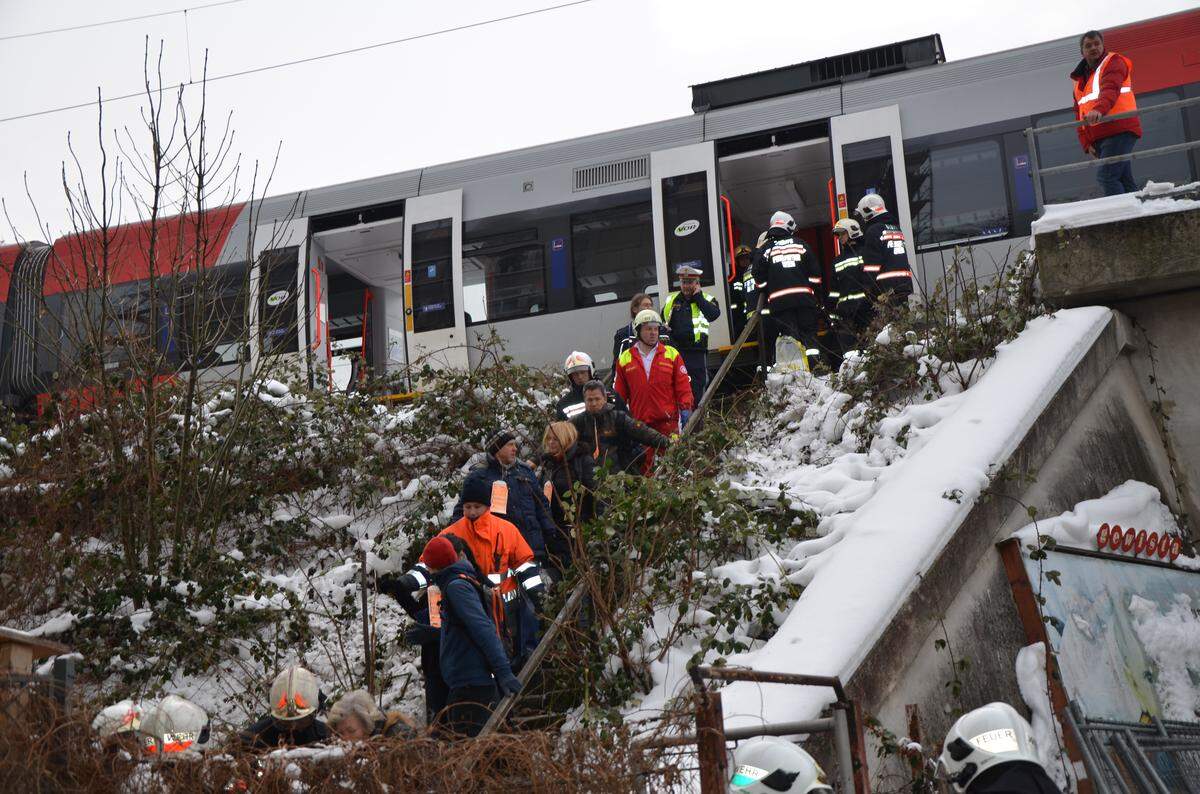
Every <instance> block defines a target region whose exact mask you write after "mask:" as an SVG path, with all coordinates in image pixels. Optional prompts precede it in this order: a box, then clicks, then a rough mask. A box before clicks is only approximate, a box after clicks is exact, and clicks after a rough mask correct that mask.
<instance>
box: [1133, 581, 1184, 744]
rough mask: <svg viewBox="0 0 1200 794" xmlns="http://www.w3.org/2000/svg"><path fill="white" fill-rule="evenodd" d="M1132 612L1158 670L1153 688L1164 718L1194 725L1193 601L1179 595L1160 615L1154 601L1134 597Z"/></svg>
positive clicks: (1147, 650)
mask: <svg viewBox="0 0 1200 794" xmlns="http://www.w3.org/2000/svg"><path fill="white" fill-rule="evenodd" d="M1179 559H1181V560H1182V559H1183V557H1180V558H1179ZM1129 611H1130V613H1131V614H1132V615H1133V630H1134V631H1136V632H1137V635H1138V639H1139V640H1141V641H1142V645H1143V646H1145V648H1146V652H1147V653H1148V654H1149V655H1150V658H1151V659H1153V660H1154V666H1155V667H1156V668H1158V675H1157V676H1156V677H1155V680H1154V688H1155V690H1156V691H1157V692H1158V696H1159V698H1160V699H1161V701H1162V705H1163V716H1164V717H1166V718H1167V719H1172V720H1186V721H1188V722H1195V721H1196V716H1197V715H1198V714H1200V686H1197V685H1196V683H1195V682H1196V681H1197V680H1198V679H1200V616H1197V615H1196V611H1195V609H1194V608H1193V606H1192V599H1191V597H1190V596H1189V595H1188V594H1187V593H1177V594H1176V595H1175V603H1173V604H1172V605H1171V607H1170V608H1169V609H1167V610H1166V611H1165V612H1162V613H1160V612H1159V611H1158V605H1157V604H1155V603H1154V602H1153V601H1150V600H1147V599H1145V598H1141V597H1140V596H1136V595H1135V596H1132V597H1131V598H1130V600H1129Z"/></svg>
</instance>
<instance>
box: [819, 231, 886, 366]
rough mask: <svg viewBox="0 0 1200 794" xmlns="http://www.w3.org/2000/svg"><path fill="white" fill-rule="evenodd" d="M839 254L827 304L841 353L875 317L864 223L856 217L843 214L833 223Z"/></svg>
mask: <svg viewBox="0 0 1200 794" xmlns="http://www.w3.org/2000/svg"><path fill="white" fill-rule="evenodd" d="M833 236H834V237H835V238H837V242H838V249H839V251H838V255H837V257H836V258H835V259H834V260H833V266H832V268H831V269H832V270H833V284H832V285H831V286H830V289H829V298H828V302H827V304H826V308H827V309H828V310H829V315H830V317H831V318H832V319H833V321H834V323H835V324H836V327H837V348H838V355H839V356H840V355H841V354H842V353H845V352H846V351H847V350H849V349H851V348H852V347H854V345H855V343H856V341H857V339H858V336H859V335H860V334H861V333H862V332H863V331H865V330H866V329H867V328H868V327H869V326H870V325H871V320H872V319H874V317H875V308H874V304H873V303H872V302H871V298H870V293H871V291H872V290H873V289H874V287H873V286H871V284H870V283H869V282H871V281H873V280H872V279H868V278H867V277H866V275H865V274H864V273H863V259H862V239H863V232H862V227H861V226H859V224H858V221H856V220H854V219H853V218H842V219H841V220H839V221H838V222H837V223H835V224H834V225H833Z"/></svg>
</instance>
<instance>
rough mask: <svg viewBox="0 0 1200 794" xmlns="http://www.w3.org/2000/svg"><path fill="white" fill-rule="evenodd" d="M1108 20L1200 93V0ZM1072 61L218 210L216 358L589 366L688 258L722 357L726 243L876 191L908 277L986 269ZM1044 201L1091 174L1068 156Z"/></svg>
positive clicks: (1073, 146)
mask: <svg viewBox="0 0 1200 794" xmlns="http://www.w3.org/2000/svg"><path fill="white" fill-rule="evenodd" d="M1104 33H1105V38H1106V43H1107V45H1108V47H1109V49H1111V50H1115V51H1118V52H1121V53H1123V54H1125V55H1127V56H1129V57H1130V58H1131V59H1132V60H1133V63H1134V88H1135V90H1136V92H1137V99H1138V103H1139V105H1140V106H1142V107H1146V106H1150V105H1154V104H1157V103H1162V102H1167V101H1171V100H1176V99H1182V98H1186V97H1195V96H1200V55H1197V53H1200V11H1188V12H1183V13H1179V14H1174V15H1170V16H1164V17H1159V18H1156V19H1151V20H1146V21H1141V22H1136V23H1132V24H1129V25H1124V26H1121V27H1118V28H1115V29H1111V30H1107V31H1104ZM1079 59H1080V54H1079V43H1078V39H1077V37H1074V36H1072V37H1069V38H1063V39H1057V40H1054V41H1048V42H1044V43H1041V44H1034V45H1030V46H1026V47H1020V48H1016V49H1012V50H1007V51H1004V52H997V53H992V54H988V55H982V56H979V57H974V58H969V59H964V60H961V61H949V62H947V61H946V59H945V57H944V54H943V50H942V42H941V39H940V37H938V36H936V35H935V36H929V37H926V38H922V39H915V40H911V41H905V42H899V43H896V44H890V45H886V46H883V47H876V48H872V49H869V50H863V51H860V52H855V53H850V54H847V55H841V56H835V57H832V58H824V59H821V60H818V61H812V62H807V63H803V64H798V65H794V66H785V67H781V68H779V69H775V70H771V71H768V72H761V73H756V74H750V75H743V76H740V77H733V78H729V79H726V80H720V81H716V82H713V83H706V84H702V85H697V86H693V87H692V97H693V111H694V112H693V114H692V115H690V116H685V117H682V118H675V119H670V120H667V121H662V122H658V123H654V124H648V125H642V126H638V127H631V128H628V129H623V130H617V131H613V132H607V133H603V134H598V135H591V136H586V137H582V138H577V139H573V140H568V141H561V142H558V143H551V144H546V145H543V146H536V147H532V148H527V149H521V150H516V151H511V152H505V153H501V154H495V155H490V156H486V157H479V158H474V159H470V160H464V161H460V162H455V163H449V164H444V165H436V166H430V167H426V168H421V169H416V170H412V171H407V172H403V173H399V174H391V175H387V176H381V177H377V178H373V179H367V180H361V181H357V182H350V183H346V184H341V185H335V186H330V187H323V188H317V189H313V190H309V191H304V192H301V193H298V194H293V195H287V196H279V197H274V198H271V199H267V200H265V201H263V202H260V203H256V204H255V205H253V206H246V207H238V208H225V209H224V210H222V211H223V212H225V213H227V215H226V216H225V217H224V220H225V221H227V222H228V224H227V225H228V226H230V227H231V228H230V230H229V232H228V233H227V234H225V235H224V236H223V238H222V242H221V247H220V251H219V253H214V254H213V264H215V265H219V266H220V267H223V268H229V269H230V270H231V272H234V273H239V274H243V275H245V274H248V276H249V277H248V278H247V280H246V281H247V283H248V284H250V285H251V287H252V294H250V295H249V296H248V307H241V308H239V307H231V310H233V311H240V312H241V315H239V316H241V317H243V318H244V321H240V322H241V325H239V326H238V327H239V328H240V330H241V332H242V336H243V337H244V342H243V345H244V346H245V347H246V348H248V349H247V350H244V351H242V352H241V353H237V354H235V353H233V350H234V347H226V348H223V352H221V353H210V355H212V356H216V358H215V359H213V360H212V361H210V362H209V363H211V364H213V365H221V364H228V363H229V361H228V360H227V359H228V357H229V356H231V355H232V356H235V357H236V355H247V356H250V357H257V356H260V355H263V354H266V353H281V354H286V355H294V356H296V357H297V360H298V361H300V362H301V363H302V366H303V367H304V371H305V372H306V374H307V377H308V378H309V379H310V380H311V381H312V382H313V383H318V382H326V381H333V383H334V385H336V386H342V385H344V384H345V382H346V380H347V379H348V377H349V371H350V362H351V361H352V360H355V359H357V360H359V361H361V362H362V363H363V364H364V365H365V366H366V367H367V368H368V369H369V370H371V371H375V372H381V371H387V370H391V369H395V368H399V367H403V366H404V365H405V364H406V363H407V362H411V361H415V360H417V359H420V358H428V359H429V360H431V361H433V362H434V363H436V364H437V365H440V366H453V367H465V366H469V365H471V364H474V363H476V362H478V361H479V358H480V355H481V354H480V348H481V347H482V346H483V343H484V341H485V340H486V339H487V338H488V337H490V336H491V335H492V334H493V333H494V334H496V335H498V336H499V337H500V338H502V339H503V340H504V341H505V343H506V346H507V351H508V352H509V353H510V354H511V355H513V356H514V357H515V358H516V359H517V360H518V361H522V362H526V363H530V364H534V365H546V364H555V363H558V362H561V361H562V359H563V357H564V356H565V354H566V353H567V352H569V351H570V350H573V349H580V350H587V351H589V352H591V353H592V355H593V357H594V359H595V360H596V363H597V366H598V367H601V368H604V367H607V366H609V365H610V363H611V362H610V361H609V358H610V348H611V339H612V336H613V333H614V331H615V330H616V329H617V328H618V327H620V326H621V325H623V324H624V323H626V322H628V320H629V314H628V302H629V299H630V297H631V296H632V295H634V294H635V293H638V292H650V293H652V294H656V295H657V296H659V297H660V298H661V297H663V296H665V295H666V294H667V293H668V292H669V291H670V290H671V289H672V276H671V273H672V271H673V269H674V266H675V265H677V264H679V263H681V262H692V263H698V265H699V266H700V267H701V269H702V270H703V272H704V274H705V275H704V277H703V279H702V283H703V284H704V285H705V288H706V289H708V290H710V291H715V292H716V293H717V295H718V297H719V298H720V300H721V304H722V308H723V313H722V318H721V319H720V320H719V321H718V322H716V323H714V324H713V325H712V329H711V344H712V347H713V354H712V355H713V358H712V361H711V363H712V364H714V365H715V364H716V363H717V360H718V359H719V356H720V351H721V348H722V347H723V346H727V345H728V343H729V342H730V339H731V337H732V327H733V325H732V322H731V318H730V313H729V311H728V307H729V298H730V291H729V289H728V286H729V283H730V282H731V281H732V280H733V278H734V277H735V275H736V274H735V273H734V272H733V271H732V267H733V264H732V252H733V250H734V247H735V245H736V244H738V243H740V242H750V243H752V242H753V240H754V239H755V238H756V237H757V236H758V234H759V232H760V231H761V230H762V229H763V228H764V227H765V225H766V223H767V220H768V218H769V217H770V214H771V213H772V212H773V211H775V210H777V209H783V210H786V211H788V212H790V213H791V214H792V215H793V216H794V217H795V218H796V219H797V221H798V223H799V225H800V226H801V227H802V229H801V234H802V235H803V236H804V237H805V238H806V239H807V240H809V241H810V243H811V244H812V245H813V246H814V247H815V248H816V249H817V251H818V252H820V253H821V255H822V257H823V258H824V260H825V261H826V262H828V261H829V259H830V258H831V256H832V253H833V251H832V240H831V238H830V236H829V227H830V225H831V222H832V221H833V220H834V219H836V217H838V216H839V215H845V214H846V213H847V212H848V211H850V210H852V209H853V206H854V204H855V203H856V202H857V200H858V199H859V198H860V197H861V196H862V195H863V194H864V193H866V192H870V191H873V192H877V193H880V194H881V195H883V196H884V197H885V199H886V200H887V202H888V204H889V206H890V207H892V208H893V209H894V210H895V211H896V214H897V215H898V217H899V221H900V225H901V226H902V228H903V230H904V233H905V236H906V238H907V240H908V243H909V254H910V259H912V260H913V265H914V273H915V275H916V280H917V282H918V285H919V288H920V289H923V290H929V289H931V288H932V287H933V285H935V284H936V283H937V282H938V281H939V280H940V279H941V278H942V276H943V274H944V272H945V269H946V267H947V266H948V264H949V262H950V261H951V260H952V259H953V257H954V255H955V252H956V251H962V250H964V247H965V248H968V249H969V252H970V259H971V261H972V262H973V266H974V268H976V270H977V272H978V273H979V274H980V275H984V274H986V273H988V272H992V271H994V270H995V269H996V268H997V267H998V266H999V264H1000V263H1002V262H1004V261H1005V260H1010V259H1011V258H1012V257H1013V256H1014V255H1015V253H1016V251H1018V250H1020V249H1022V248H1024V247H1026V246H1027V240H1028V236H1029V229H1030V223H1031V222H1032V221H1033V219H1034V216H1035V213H1036V206H1035V198H1034V191H1033V185H1032V180H1031V177H1030V168H1029V160H1030V158H1029V150H1028V144H1027V142H1026V139H1025V136H1024V135H1023V134H1022V131H1023V130H1024V129H1025V128H1027V127H1030V126H1034V125H1045V124H1051V123H1054V122H1056V121H1062V120H1071V119H1073V109H1072V94H1071V83H1070V81H1069V79H1068V74H1069V73H1070V72H1071V70H1072V69H1073V68H1074V67H1075V65H1076V64H1077V63H1078V62H1079ZM1142 124H1143V128H1144V130H1145V135H1144V138H1143V140H1142V142H1141V143H1140V148H1142V149H1147V148H1151V147H1156V146H1163V145H1167V144H1172V143H1179V142H1182V141H1186V140H1192V139H1194V138H1195V134H1196V130H1200V110H1197V109H1196V108H1187V109H1182V110H1180V109H1176V110H1174V111H1169V112H1162V113H1158V114H1152V115H1148V116H1146V117H1145V118H1144V119H1143V122H1142ZM1037 145H1038V156H1039V158H1040V163H1041V164H1042V165H1043V167H1048V166H1053V165H1059V164H1064V163H1067V162H1075V161H1079V160H1081V159H1083V157H1084V154H1083V153H1082V151H1081V150H1080V147H1079V145H1078V143H1077V141H1076V138H1075V134H1074V132H1073V131H1071V130H1067V131H1064V132H1062V133H1057V134H1050V135H1047V136H1043V137H1042V138H1041V139H1040V140H1039V142H1038V144H1037ZM1198 173H1200V162H1198V161H1197V155H1196V153H1195V152H1191V153H1188V152H1177V153H1173V154H1167V155H1162V156H1157V157H1154V158H1148V159H1146V160H1138V161H1137V162H1136V163H1135V174H1136V176H1137V178H1138V179H1139V180H1140V181H1143V182H1144V181H1145V180H1146V179H1156V180H1169V181H1174V182H1177V183H1178V182H1186V181H1191V180H1193V179H1195V178H1196V175H1197V174H1198ZM1045 194H1046V201H1047V202H1060V201H1072V200H1078V199H1083V198H1091V197H1094V196H1096V195H1099V189H1098V187H1097V186H1096V184H1095V181H1094V173H1093V172H1091V171H1079V172H1075V173H1072V174H1067V175H1062V176H1061V177H1054V178H1050V179H1047V180H1046V183H1045ZM59 248H60V244H59V243H56V244H55V251H58V250H59ZM59 258H61V259H63V260H64V261H65V260H66V259H67V257H59ZM64 267H66V268H67V269H70V264H69V262H67V263H66V264H64ZM141 275H142V277H145V274H141ZM132 278H133V276H131V279H132ZM48 291H49V288H48ZM50 294H57V293H53V292H51V293H50ZM10 302H11V298H10ZM268 311H269V312H270V313H271V316H272V317H275V318H279V317H281V316H284V317H285V321H283V322H281V321H278V319H276V320H275V321H272V322H268V321H267V320H266V318H267V315H268ZM235 325H237V324H235ZM6 327H7V323H6ZM169 343H170V342H169V341H165V342H164V344H169ZM228 344H229V345H231V346H232V345H234V342H233V341H230V342H228ZM51 369H52V366H47V367H43V368H42V370H41V371H40V372H39V373H38V376H39V377H40V378H41V379H42V381H43V382H44V380H45V377H46V376H47V375H48V374H49V371H50V370H51ZM331 375H332V377H331Z"/></svg>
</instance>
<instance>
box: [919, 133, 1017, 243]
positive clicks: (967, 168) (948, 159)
mask: <svg viewBox="0 0 1200 794" xmlns="http://www.w3.org/2000/svg"><path fill="white" fill-rule="evenodd" d="M1003 157H1004V156H1003V151H1002V149H1001V146H1000V142H999V141H998V140H995V139H991V138H987V139H983V140H978V141H967V142H964V143H955V144H949V145H945V146H934V147H929V148H924V149H919V150H917V151H912V152H908V153H906V155H905V161H906V162H905V167H906V169H907V176H908V194H909V207H910V208H911V211H912V223H913V236H914V237H916V242H917V247H918V248H919V249H920V248H934V247H938V246H943V245H951V244H954V243H964V242H969V241H972V240H981V239H988V238H993V237H1003V236H1006V235H1007V234H1008V233H1009V230H1010V227H1011V224H1010V222H1009V214H1008V190H1007V189H1006V186H1005V180H1004V159H1003Z"/></svg>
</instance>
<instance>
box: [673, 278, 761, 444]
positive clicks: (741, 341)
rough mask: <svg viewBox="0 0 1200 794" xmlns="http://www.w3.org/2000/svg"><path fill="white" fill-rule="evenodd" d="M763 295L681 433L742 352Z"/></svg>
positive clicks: (702, 411)
mask: <svg viewBox="0 0 1200 794" xmlns="http://www.w3.org/2000/svg"><path fill="white" fill-rule="evenodd" d="M763 302H764V296H762V295H759V296H758V310H757V311H755V312H754V314H753V315H752V316H751V317H750V319H749V320H747V321H746V327H745V328H743V329H742V332H741V333H740V334H738V338H737V341H736V342H734V343H733V348H732V349H731V350H730V351H729V352H728V353H727V354H726V355H725V360H724V361H722V362H721V367H720V368H719V369H718V370H717V374H716V375H714V376H713V379H712V382H711V383H709V384H708V388H707V389H705V390H704V394H703V395H702V396H701V397H700V404H699V405H697V406H696V408H695V410H694V411H692V415H691V417H690V418H689V419H688V421H687V425H685V426H684V428H683V435H685V436H686V435H687V434H688V432H689V431H690V430H691V429H692V428H694V427H695V426H696V424H697V423H699V421H700V419H701V418H702V417H703V416H704V414H705V412H706V411H708V404H709V403H710V402H712V398H713V395H714V394H716V393H717V389H718V388H719V387H720V385H721V382H722V381H723V380H725V375H726V374H727V373H728V372H729V370H730V369H731V368H732V367H733V362H734V361H735V360H737V357H738V354H739V353H741V352H742V347H743V346H744V345H745V344H746V340H747V339H748V338H749V337H750V332H751V331H753V330H754V327H755V325H757V324H758V318H759V316H760V315H761V314H762V307H763Z"/></svg>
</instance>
